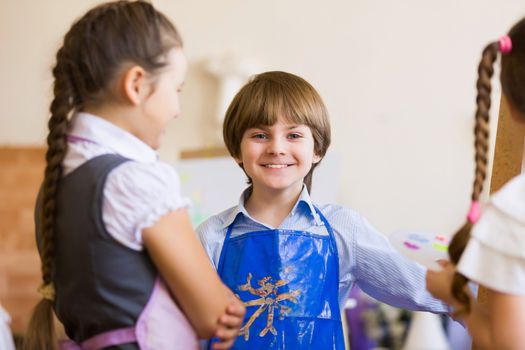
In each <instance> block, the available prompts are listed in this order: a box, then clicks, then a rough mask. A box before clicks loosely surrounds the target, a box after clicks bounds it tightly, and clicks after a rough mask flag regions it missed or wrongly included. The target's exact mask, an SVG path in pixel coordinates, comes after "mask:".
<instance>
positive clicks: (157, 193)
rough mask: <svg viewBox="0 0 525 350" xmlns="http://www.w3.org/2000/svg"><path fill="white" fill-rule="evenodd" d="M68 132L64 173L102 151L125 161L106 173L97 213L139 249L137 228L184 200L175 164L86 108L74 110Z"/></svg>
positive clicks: (116, 233) (122, 240)
mask: <svg viewBox="0 0 525 350" xmlns="http://www.w3.org/2000/svg"><path fill="white" fill-rule="evenodd" d="M71 125H72V126H71V128H70V130H69V132H68V151H67V153H66V157H65V159H64V162H63V166H64V175H67V174H69V173H70V172H71V171H73V170H74V169H76V168H77V167H79V166H80V165H82V164H83V163H84V162H86V161H87V160H89V159H91V158H94V157H96V156H99V155H102V154H108V153H112V154H120V155H122V156H124V157H126V158H129V159H131V160H132V161H129V162H126V163H124V164H122V165H120V166H118V167H117V168H115V169H114V170H113V171H111V172H110V173H109V175H108V177H107V180H106V183H105V186H104V197H103V203H102V219H103V221H104V224H105V226H106V230H107V231H108V233H109V234H110V235H111V236H112V237H113V238H115V240H117V241H118V242H120V243H121V244H123V245H125V246H126V247H129V248H131V249H134V250H142V249H143V242H142V230H143V229H144V228H147V227H151V226H153V225H154V224H155V223H156V222H157V220H158V219H159V218H160V217H161V216H163V215H165V214H167V213H169V212H170V211H173V210H177V209H179V208H182V207H187V206H189V204H190V202H189V200H188V199H187V198H185V197H182V195H181V193H180V181H179V177H178V174H177V172H176V171H175V169H174V168H173V167H172V166H170V165H168V164H166V163H163V162H160V161H158V156H157V154H156V152H155V151H154V150H153V149H152V148H151V147H149V146H148V145H146V144H145V143H143V142H142V141H141V140H139V139H138V138H136V137H135V136H133V135H132V134H130V133H129V132H127V131H125V130H123V129H121V128H119V127H118V126H116V125H115V124H112V123H110V122H108V121H106V120H105V119H102V118H99V117H97V116H94V115H92V114H88V113H78V114H77V115H75V116H74V118H73V120H72V123H71Z"/></svg>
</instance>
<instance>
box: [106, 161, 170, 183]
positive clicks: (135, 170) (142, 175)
mask: <svg viewBox="0 0 525 350" xmlns="http://www.w3.org/2000/svg"><path fill="white" fill-rule="evenodd" d="M109 178H111V179H113V180H114V181H115V182H116V183H117V184H119V185H121V186H128V187H139V188H152V189H155V188H158V187H168V188H169V187H172V186H173V184H174V183H178V182H179V176H178V174H177V171H176V170H175V168H174V167H172V166H171V165H169V164H166V163H163V162H154V163H144V162H137V161H128V162H125V163H124V164H122V165H121V166H119V167H118V168H116V169H114V170H113V171H112V172H111V173H110V174H109V176H108V179H109Z"/></svg>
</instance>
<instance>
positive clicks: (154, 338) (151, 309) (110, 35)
mask: <svg viewBox="0 0 525 350" xmlns="http://www.w3.org/2000/svg"><path fill="white" fill-rule="evenodd" d="M186 69H187V61H186V58H185V56H184V53H183V51H182V40H181V37H180V35H179V33H178V31H177V30H176V28H175V27H174V26H173V24H172V23H171V22H170V21H169V20H168V18H167V17H165V16H164V15H163V14H161V13H159V12H158V11H157V10H155V9H154V8H153V6H152V5H151V4H150V3H148V2H145V1H135V2H128V1H117V2H110V3H105V4H102V5H99V6H97V7H95V8H93V9H92V10H90V11H88V12H87V13H86V14H85V15H84V16H83V17H82V18H80V19H78V20H77V21H76V22H75V23H74V24H73V25H72V27H71V28H70V30H69V31H68V33H67V34H66V36H65V38H64V42H63V45H62V47H61V48H60V49H59V50H58V53H57V55H56V65H55V66H54V68H53V76H54V99H53V102H52V103H51V107H50V110H51V118H50V120H49V135H48V137H47V144H48V149H47V153H46V161H47V165H46V168H45V178H44V182H43V186H42V189H41V192H40V195H39V199H38V200H37V208H36V214H35V217H36V232H37V241H38V246H39V251H40V255H41V259H42V278H43V281H42V286H41V287H40V288H39V292H40V293H41V294H42V297H43V298H42V300H41V301H40V303H39V304H38V305H37V306H36V308H35V311H34V314H33V318H32V320H31V323H30V326H29V330H28V332H27V341H26V343H25V347H26V349H30V350H36V349H38V350H47V349H55V348H56V347H57V344H56V341H55V336H54V326H53V317H54V315H53V314H56V316H57V317H58V319H59V320H60V321H61V322H62V323H63V325H64V328H65V331H66V333H67V335H68V337H69V338H70V340H66V341H62V342H60V344H59V346H60V348H62V349H156V350H157V349H158V350H162V349H185V350H186V349H197V348H198V347H199V342H198V338H210V337H212V336H215V337H217V338H218V342H217V343H216V346H215V348H216V349H225V348H228V347H229V346H230V345H231V344H232V342H233V340H234V339H235V337H236V336H237V334H238V331H239V328H240V324H241V322H242V319H243V316H244V307H243V305H242V303H240V302H239V301H238V300H237V299H236V298H235V297H234V296H233V294H232V293H231V292H230V291H229V289H227V288H226V287H225V285H224V284H223V283H222V282H221V281H220V279H219V277H218V276H217V274H216V273H215V271H214V270H213V268H212V266H211V265H210V263H209V260H208V258H207V257H206V253H205V252H204V250H203V249H202V247H201V246H200V243H199V241H198V239H197V237H196V235H195V233H194V231H193V229H192V227H191V224H190V220H189V219H188V214H187V210H186V207H187V205H188V201H187V200H186V199H185V198H183V197H182V196H181V194H180V188H179V186H180V184H179V180H178V176H177V174H176V172H175V171H174V170H173V168H172V167H170V166H168V165H167V164H164V163H161V162H159V161H158V159H157V155H156V152H155V150H156V149H157V148H158V147H159V141H160V138H161V136H162V134H163V133H164V131H165V128H166V125H167V123H168V122H169V121H170V120H172V119H174V118H175V117H176V116H177V115H178V114H179V92H180V90H181V88H182V85H183V82H184V78H185V75H186Z"/></svg>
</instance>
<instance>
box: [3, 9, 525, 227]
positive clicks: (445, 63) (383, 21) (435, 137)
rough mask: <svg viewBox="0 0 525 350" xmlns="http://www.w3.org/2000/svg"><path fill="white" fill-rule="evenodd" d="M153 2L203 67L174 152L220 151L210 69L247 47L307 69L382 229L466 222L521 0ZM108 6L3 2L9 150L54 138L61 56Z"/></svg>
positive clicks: (190, 89) (349, 197)
mask: <svg viewBox="0 0 525 350" xmlns="http://www.w3.org/2000/svg"><path fill="white" fill-rule="evenodd" d="M153 2H154V4H155V5H157V7H158V8H159V9H161V10H162V11H163V12H165V13H166V14H167V15H168V16H169V17H171V18H172V19H173V20H174V21H175V23H176V25H177V26H178V27H179V29H180V31H181V32H182V34H183V37H184V40H185V48H186V53H187V55H188V57H189V59H190V62H191V68H190V69H191V71H190V74H189V76H188V79H187V84H186V88H185V91H184V92H183V97H182V99H183V101H182V103H183V113H182V116H181V118H180V119H179V120H177V121H175V122H174V123H173V125H172V126H171V128H170V130H169V133H168V138H167V139H166V140H165V144H164V146H163V148H162V149H161V155H162V157H163V158H164V159H166V160H168V161H172V160H174V159H176V157H177V154H178V151H179V150H181V149H188V148H199V147H205V146H210V145H213V143H214V141H213V137H212V133H213V129H212V126H213V120H215V116H214V115H213V114H214V111H215V105H216V100H215V94H216V93H215V91H214V83H215V81H214V80H213V78H212V77H211V76H210V75H208V74H207V73H206V72H205V71H204V69H203V65H204V64H205V62H206V60H207V59H209V58H210V57H213V56H215V55H220V54H223V53H225V52H235V53H237V54H240V55H242V56H243V57H246V58H249V59H256V60H258V61H259V62H260V63H261V64H262V65H263V68H264V69H272V70H274V69H275V70H286V71H290V72H293V73H296V74H299V75H301V76H303V77H304V78H306V79H307V80H309V81H310V82H311V83H312V84H313V85H314V86H315V87H316V88H317V89H318V91H319V92H320V93H321V95H322V96H323V97H324V99H325V102H326V104H327V106H328V108H329V111H330V113H331V118H332V126H333V146H332V149H331V152H336V153H338V154H340V155H341V159H342V172H341V174H339V176H338V178H339V179H340V189H341V190H340V202H341V203H343V204H346V205H349V206H352V207H353V208H355V209H357V210H358V211H360V212H362V213H363V214H364V215H365V216H367V217H368V218H369V220H370V221H371V222H372V223H373V224H374V225H376V226H377V227H378V228H380V229H381V230H383V231H384V232H390V231H392V230H395V229H399V228H422V229H428V230H434V231H442V232H445V233H448V232H450V231H451V230H453V229H454V228H455V227H456V226H457V225H458V224H459V223H460V222H462V220H463V217H464V216H465V213H466V211H467V207H468V201H469V195H470V186H471V180H472V176H473V175H472V172H473V160H472V158H473V146H472V142H473V139H472V131H471V129H472V123H473V112H474V99H475V88H474V86H475V79H476V69H477V64H478V60H479V57H480V53H481V49H482V48H483V46H484V45H485V44H486V43H487V42H488V41H489V40H493V39H496V38H497V37H498V36H499V35H501V34H503V33H505V32H506V31H507V30H508V29H509V28H510V26H511V25H512V24H513V23H514V22H515V21H516V20H518V19H519V18H520V17H521V16H522V15H524V14H525V11H524V10H525V5H524V3H523V0H506V1H497V0H464V1H457V0H441V1H418V0H399V1H379V0H353V1H344V0H340V1H336V0H326V1H323V2H320V1H311V0H286V1H283V0H266V1H254V0H221V1H213V0H208V1H203V0H201V1H198V0H177V1H175V0H162V1H160V0H159V1H153ZM96 3H98V1H87V0H84V1H67V0H48V1H32V0H17V1H11V0H0V42H1V44H2V45H1V48H0V77H1V78H2V84H0V106H1V107H2V113H1V114H0V144H24V145H25V144H42V143H43V142H44V138H45V122H46V118H47V108H48V103H49V101H50V87H51V84H52V81H51V74H50V70H49V68H50V67H51V66H52V64H53V55H54V53H55V52H56V49H57V48H58V46H59V44H60V40H61V37H62V35H63V34H64V33H65V31H66V30H67V28H68V27H69V25H70V24H71V22H72V21H73V19H74V18H75V17H77V16H79V15H81V14H82V13H83V12H84V11H85V10H86V9H87V8H89V7H91V6H92V5H93V4H96ZM494 81H496V80H494ZM494 91H495V93H494V97H495V99H496V100H495V101H494V106H495V107H496V108H493V115H494V116H496V115H497V113H496V112H497V111H496V110H497V106H498V105H499V85H497V84H496V86H495V88H494ZM314 190H315V183H314Z"/></svg>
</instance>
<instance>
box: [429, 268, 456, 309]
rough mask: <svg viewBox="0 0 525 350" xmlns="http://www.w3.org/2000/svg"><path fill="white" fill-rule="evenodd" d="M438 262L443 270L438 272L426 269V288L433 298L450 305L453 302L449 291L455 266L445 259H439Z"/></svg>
mask: <svg viewBox="0 0 525 350" xmlns="http://www.w3.org/2000/svg"><path fill="white" fill-rule="evenodd" d="M439 264H440V265H441V266H442V267H443V270H441V271H439V272H435V271H431V270H427V276H426V282H427V289H428V291H429V292H430V294H432V295H433V296H434V297H435V298H438V299H441V300H443V301H444V302H445V303H447V304H449V305H450V304H453V303H454V302H455V299H454V297H453V296H452V293H451V286H452V279H453V277H454V273H456V268H455V267H454V264H452V263H450V262H448V261H445V260H441V261H440V262H439Z"/></svg>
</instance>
